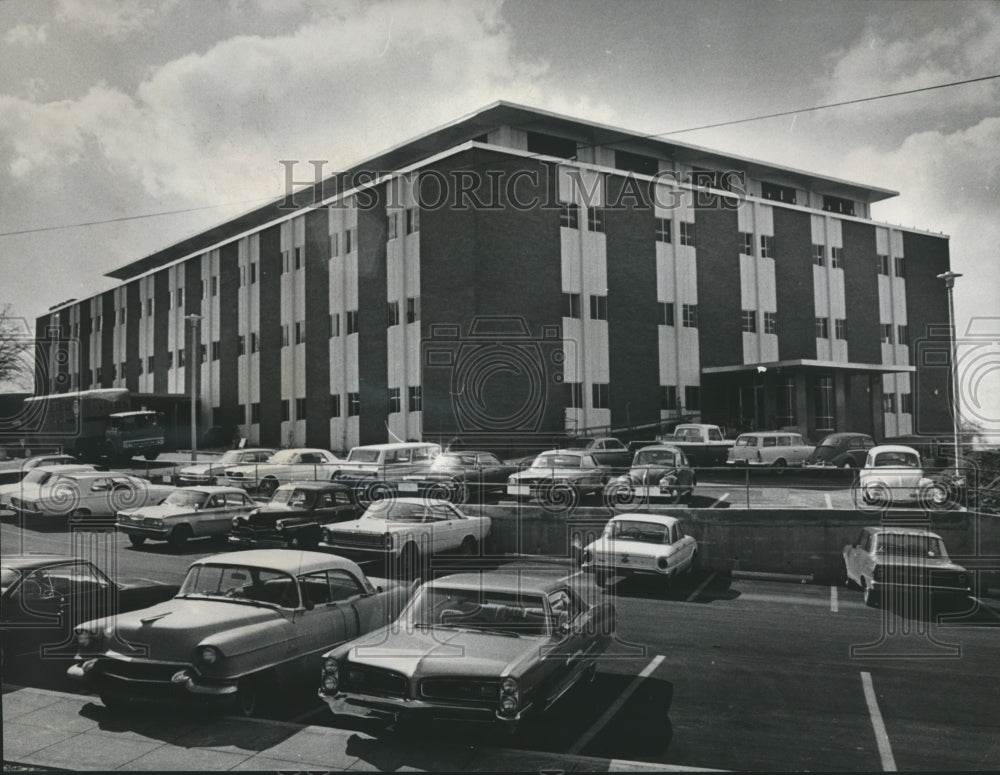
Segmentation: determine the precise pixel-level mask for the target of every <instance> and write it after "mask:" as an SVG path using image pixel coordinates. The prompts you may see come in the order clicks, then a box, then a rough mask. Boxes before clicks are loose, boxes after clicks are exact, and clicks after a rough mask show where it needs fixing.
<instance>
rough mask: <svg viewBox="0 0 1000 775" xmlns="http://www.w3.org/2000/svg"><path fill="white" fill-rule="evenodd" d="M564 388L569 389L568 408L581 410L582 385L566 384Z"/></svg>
mask: <svg viewBox="0 0 1000 775" xmlns="http://www.w3.org/2000/svg"><path fill="white" fill-rule="evenodd" d="M566 386H567V387H568V388H569V403H568V406H569V408H570V409H583V383H582V382H567V383H566Z"/></svg>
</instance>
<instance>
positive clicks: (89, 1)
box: [55, 0, 162, 38]
mask: <svg viewBox="0 0 1000 775" xmlns="http://www.w3.org/2000/svg"><path fill="white" fill-rule="evenodd" d="M161 9H162V5H161ZM155 13H156V10H155V9H154V8H153V7H151V6H150V5H145V4H140V3H139V2H137V0H59V4H58V6H57V7H56V13H55V18H56V21H58V22H62V23H64V24H68V25H72V26H73V27H74V28H75V29H89V30H92V31H94V32H96V33H98V34H100V35H104V36H107V37H110V38H119V37H122V36H123V35H126V34H127V33H130V32H133V31H135V30H137V29H139V28H141V27H142V26H143V25H144V24H145V23H146V21H147V20H148V19H149V18H150V17H152V16H153V15H154V14H155Z"/></svg>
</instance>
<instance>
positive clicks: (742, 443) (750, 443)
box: [736, 436, 757, 447]
mask: <svg viewBox="0 0 1000 775" xmlns="http://www.w3.org/2000/svg"><path fill="white" fill-rule="evenodd" d="M736 446H737V447H756V446H757V437H756V436H740V437H739V438H738V439H736Z"/></svg>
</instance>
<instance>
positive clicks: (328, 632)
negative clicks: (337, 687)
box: [296, 569, 358, 673]
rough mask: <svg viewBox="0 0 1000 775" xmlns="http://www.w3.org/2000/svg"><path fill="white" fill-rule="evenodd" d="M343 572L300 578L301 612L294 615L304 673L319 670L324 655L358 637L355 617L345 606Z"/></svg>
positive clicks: (349, 608) (317, 573) (356, 618)
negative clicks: (324, 652) (300, 645)
mask: <svg viewBox="0 0 1000 775" xmlns="http://www.w3.org/2000/svg"><path fill="white" fill-rule="evenodd" d="M342 573H343V572H342V571H340V570H335V569H328V570H322V571H317V572H315V573H310V574H307V575H304V576H302V577H300V579H299V581H300V589H301V590H302V594H303V610H301V611H299V612H297V614H296V626H297V627H298V629H299V639H300V641H301V643H302V647H301V649H300V652H301V654H302V655H303V656H304V658H305V659H304V662H305V663H306V664H305V665H304V666H303V667H304V669H305V670H306V671H307V673H308V671H310V670H313V669H315V670H318V668H319V661H320V657H321V656H322V654H323V651H325V650H327V649H330V648H332V647H333V646H335V645H338V644H340V643H345V642H347V641H348V640H352V639H353V638H356V637H357V636H358V617H357V613H356V612H355V611H354V609H353V608H352V607H351V606H350V604H347V605H345V600H347V598H348V596H347V595H346V594H345V591H344V588H343V587H344V585H343V578H342Z"/></svg>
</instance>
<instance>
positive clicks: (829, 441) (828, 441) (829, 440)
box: [819, 436, 843, 447]
mask: <svg viewBox="0 0 1000 775" xmlns="http://www.w3.org/2000/svg"><path fill="white" fill-rule="evenodd" d="M842 442H843V438H834V437H833V436H827V437H826V438H825V439H823V440H822V441H821V442H820V443H819V445H820V446H821V447H839V446H840V445H841V443H842Z"/></svg>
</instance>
